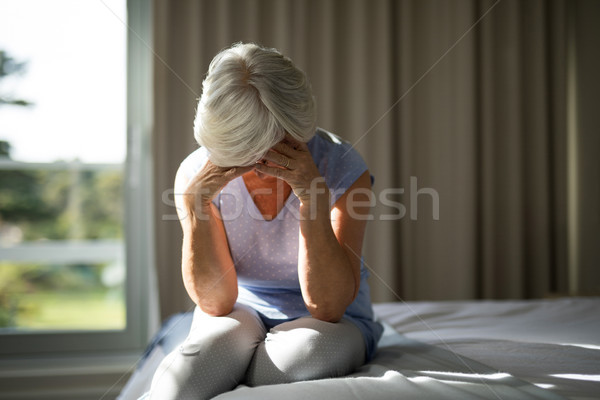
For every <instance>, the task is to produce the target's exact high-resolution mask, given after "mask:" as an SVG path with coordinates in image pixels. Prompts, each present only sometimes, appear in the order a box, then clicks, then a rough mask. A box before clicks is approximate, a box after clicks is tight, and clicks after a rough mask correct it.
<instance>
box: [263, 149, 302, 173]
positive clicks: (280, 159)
mask: <svg viewBox="0 0 600 400" xmlns="http://www.w3.org/2000/svg"><path fill="white" fill-rule="evenodd" d="M263 160H267V161H270V162H272V163H273V164H276V165H278V166H280V167H282V168H286V169H291V167H292V163H293V161H294V160H292V159H291V158H290V157H288V156H286V155H284V154H282V153H279V152H277V151H273V150H269V151H268V152H267V154H265V156H264V157H263Z"/></svg>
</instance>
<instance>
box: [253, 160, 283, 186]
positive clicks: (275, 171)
mask: <svg viewBox="0 0 600 400" xmlns="http://www.w3.org/2000/svg"><path fill="white" fill-rule="evenodd" d="M254 169H256V170H257V171H258V172H262V173H263V174H265V175H269V176H273V177H275V178H279V179H283V180H284V181H287V180H286V177H287V175H286V174H287V173H288V170H286V169H283V168H279V167H270V166H268V165H266V164H261V163H256V165H255V166H254ZM288 183H289V182H288Z"/></svg>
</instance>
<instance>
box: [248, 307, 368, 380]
mask: <svg viewBox="0 0 600 400" xmlns="http://www.w3.org/2000/svg"><path fill="white" fill-rule="evenodd" d="M364 359H365V345H364V340H363V337H362V333H361V332H360V330H359V329H358V328H357V327H356V326H355V325H354V324H353V323H352V322H350V321H348V320H342V321H340V322H338V323H330V322H324V321H319V320H316V319H314V318H301V319H299V320H295V321H291V322H287V323H284V324H281V325H278V326H276V327H275V328H273V329H272V330H271V331H270V332H269V333H268V334H267V338H266V340H265V341H264V343H261V344H260V345H259V346H258V347H257V349H256V352H255V354H254V358H253V359H252V362H251V364H250V368H249V370H248V373H247V375H246V378H247V381H248V382H249V384H250V385H251V386H258V385H263V384H275V383H286V382H296V381H302V380H312V379H321V378H328V377H337V376H343V375H347V374H349V373H351V372H352V371H354V370H355V369H356V368H357V367H359V366H360V365H362V364H363V363H364Z"/></svg>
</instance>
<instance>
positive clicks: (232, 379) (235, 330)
mask: <svg viewBox="0 0 600 400" xmlns="http://www.w3.org/2000/svg"><path fill="white" fill-rule="evenodd" d="M264 335H265V328H264V325H262V322H261V321H260V318H259V317H258V316H257V315H256V313H255V312H252V311H251V310H248V309H247V308H246V307H243V306H239V307H234V310H233V311H232V312H231V313H230V314H228V315H226V316H223V317H211V316H208V315H206V314H204V313H202V311H200V310H196V311H195V313H194V321H193V323H192V327H191V329H190V333H189V334H188V336H187V338H186V339H185V341H184V342H183V343H182V344H181V345H180V346H179V348H177V349H175V350H174V351H173V352H172V353H171V354H169V355H168V356H167V357H166V358H165V359H164V360H163V361H162V362H161V365H160V366H159V368H158V370H157V371H156V373H155V375H154V378H153V382H152V390H151V393H152V397H151V398H152V399H155V398H156V399H161V400H162V399H188V398H194V399H198V398H210V397H212V396H215V395H216V394H219V393H222V392H224V391H226V390H231V389H233V388H234V387H235V386H236V385H237V384H238V383H239V382H240V381H241V380H243V378H244V375H245V371H246V369H247V368H248V364H249V363H250V360H251V359H252V356H253V354H254V351H255V348H256V345H257V343H258V342H260V341H261V340H262V338H263V337H264Z"/></svg>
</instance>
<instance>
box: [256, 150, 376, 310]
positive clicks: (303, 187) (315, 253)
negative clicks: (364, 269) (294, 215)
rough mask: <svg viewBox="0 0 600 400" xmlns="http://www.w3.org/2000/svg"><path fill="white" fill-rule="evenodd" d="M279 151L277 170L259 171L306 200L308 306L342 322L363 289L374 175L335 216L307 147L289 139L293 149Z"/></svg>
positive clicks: (303, 248) (303, 245)
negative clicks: (363, 256)
mask: <svg viewBox="0 0 600 400" xmlns="http://www.w3.org/2000/svg"><path fill="white" fill-rule="evenodd" d="M273 150H274V151H270V152H269V153H267V155H265V160H267V161H269V162H271V163H273V164H276V165H277V167H274V166H269V165H265V164H257V165H256V167H255V168H256V169H257V170H258V171H260V172H263V173H266V174H268V175H272V176H276V177H278V178H281V179H284V180H285V181H286V182H287V183H288V184H289V185H290V186H291V187H292V189H293V190H294V193H295V194H296V196H297V197H298V198H299V200H300V215H301V221H300V248H299V254H298V276H299V280H300V288H301V290H302V296H303V298H304V302H305V304H306V307H307V309H308V311H309V312H310V313H311V315H312V316H313V317H315V318H318V319H321V320H324V321H331V322H336V321H339V320H340V319H341V318H342V316H343V315H344V312H345V311H346V308H347V307H348V306H349V305H350V303H352V301H353V300H354V298H355V297H356V294H357V293H358V289H359V285H360V254H361V248H362V241H363V236H364V231H365V226H366V218H361V216H363V217H364V216H366V215H367V214H368V213H369V209H370V208H369V207H367V206H365V204H369V201H368V200H369V197H368V194H367V193H369V192H370V188H371V182H370V177H369V173H368V171H367V172H365V173H364V174H363V175H361V177H360V178H359V179H358V180H357V181H356V182H355V183H354V184H353V185H352V186H351V187H350V188H349V189H348V190H347V191H346V193H345V194H344V195H343V196H342V197H341V198H340V199H338V200H337V201H336V204H335V205H334V208H333V210H331V211H330V209H329V191H328V189H327V186H326V184H325V181H324V179H323V178H322V177H321V175H320V174H319V171H318V169H317V167H316V165H315V164H314V161H313V159H312V156H311V155H310V153H309V152H308V148H307V147H306V144H304V143H299V142H295V141H293V140H291V139H289V138H288V143H285V142H283V143H279V144H278V145H276V146H275V147H274V148H273ZM358 189H360V190H358ZM347 200H352V201H351V202H348V201H347ZM359 202H361V203H359ZM354 205H356V206H354ZM349 207H352V210H350V209H349Z"/></svg>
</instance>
